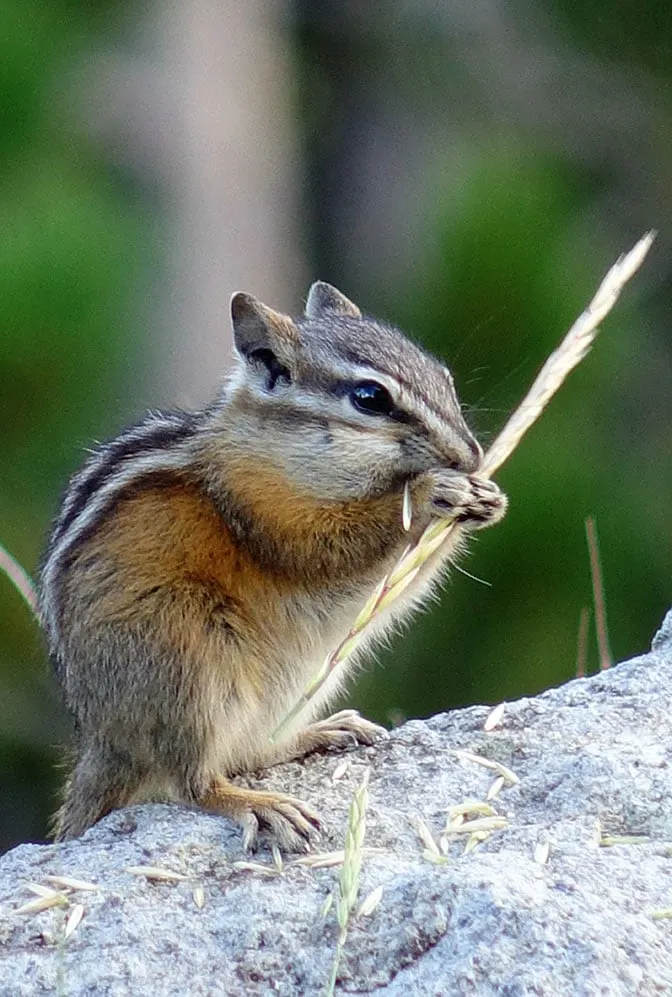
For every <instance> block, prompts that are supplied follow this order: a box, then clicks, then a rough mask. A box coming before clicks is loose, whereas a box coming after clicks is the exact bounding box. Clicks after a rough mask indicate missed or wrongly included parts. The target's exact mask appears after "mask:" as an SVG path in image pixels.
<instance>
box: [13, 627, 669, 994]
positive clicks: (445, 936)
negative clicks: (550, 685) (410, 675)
mask: <svg viewBox="0 0 672 997" xmlns="http://www.w3.org/2000/svg"><path fill="white" fill-rule="evenodd" d="M670 690H672V614H668V617H667V619H666V621H665V623H664V625H663V628H662V629H661V631H660V633H659V634H658V636H657V637H656V639H655V641H654V650H653V651H652V652H651V653H650V654H647V655H644V656H642V657H640V658H635V659H634V660H632V661H629V662H626V663H624V664H621V665H618V666H617V667H616V668H614V669H612V670H610V671H608V672H603V673H601V674H599V675H596V676H594V677H592V678H589V679H584V680H581V681H575V682H570V683H568V684H567V685H565V686H563V687H562V688H560V689H554V690H551V691H550V692H547V693H545V694H544V695H541V696H538V697H536V698H534V699H523V700H520V701H519V702H516V703H509V704H507V707H506V711H505V713H504V717H503V720H502V721H501V723H500V724H499V726H498V727H496V729H494V730H492V731H489V732H486V731H485V730H484V727H483V725H484V721H485V718H486V717H487V716H488V714H489V712H490V711H489V709H488V708H485V707H474V708H472V709H467V710H461V711H459V712H456V713H451V714H445V715H441V716H436V717H433V718H432V719H431V720H428V721H420V720H414V721H411V722H410V723H407V724H406V725H405V726H403V727H401V728H399V729H398V730H396V731H394V732H393V734H392V735H391V736H390V738H389V740H386V741H384V742H383V743H380V744H378V745H377V746H376V747H375V748H372V749H362V750H357V751H354V752H352V753H351V754H349V755H348V756H347V767H346V770H345V772H344V773H343V772H342V769H343V764H342V763H343V760H344V756H340V757H338V756H328V757H312V758H309V759H306V760H305V762H303V763H302V764H292V765H285V766H283V767H279V768H277V769H275V770H273V771H271V772H269V773H267V774H266V775H265V776H264V778H263V779H262V780H260V781H257V782H256V784H263V785H265V786H267V787H268V788H274V789H283V790H286V791H287V792H290V793H293V794H294V795H299V796H301V797H302V798H303V799H305V800H307V801H308V802H309V803H311V804H313V805H314V806H315V807H316V808H317V809H318V810H319V811H320V812H321V814H322V816H323V819H324V825H325V833H324V835H323V840H322V841H321V843H320V845H319V850H320V851H329V850H332V849H337V848H340V847H342V843H343V840H344V836H345V829H346V824H347V811H348V806H349V804H350V801H351V799H352V796H353V791H354V790H355V789H356V788H357V787H358V786H359V784H360V783H361V780H362V776H363V773H364V771H365V769H367V768H369V769H370V787H369V806H368V813H367V831H366V840H365V846H367V847H369V848H375V849H377V851H375V852H371V853H366V854H365V855H364V858H363V862H362V871H361V876H360V886H359V897H360V899H361V898H364V897H366V896H367V895H368V894H370V893H371V891H373V890H374V889H375V888H376V887H382V888H383V893H382V899H381V900H380V903H379V904H378V906H377V907H376V908H375V909H374V910H373V912H372V913H371V914H369V915H368V916H364V917H353V919H352V920H351V923H350V927H349V931H348V936H347V940H346V942H345V947H344V951H343V955H342V959H341V963H340V969H339V974H338V982H337V985H336V992H337V993H339V992H344V993H358V994H367V993H373V992H374V991H375V992H376V993H377V994H381V995H382V994H385V995H387V997H413V995H431V997H439V995H446V997H456V995H462V994H465V995H466V994H475V995H479V997H481V995H482V997H490V995H492V997H494V995H498V997H504V995H506V997H524V995H535V997H539V995H543V997H563V995H567V997H570V995H571V997H593V995H595V997H597V995H600V997H621V995H622V997H632V995H641V997H645V995H654V994H656V995H661V994H668V995H669V994H672V918H670V917H664V916H662V915H663V914H664V912H665V910H667V911H668V913H669V911H670V908H672V794H671V788H672V709H671V699H672V695H671V692H670ZM460 752H469V753H471V754H470V755H465V754H460ZM474 755H475V756H479V757H478V758H477V759H474V758H473V757H472V756H474ZM479 759H480V760H479ZM483 759H486V760H489V761H491V762H494V763H497V764H500V765H504V766H506V768H507V769H510V770H512V772H514V773H515V775H516V776H517V777H518V779H519V780H520V781H519V782H516V783H515V784H513V785H511V784H509V783H508V782H505V783H504V785H503V786H502V788H501V790H500V792H499V793H498V795H496V796H495V797H494V798H493V799H492V807H493V809H494V810H495V811H496V812H497V814H499V815H501V816H502V817H505V818H506V820H507V823H506V826H505V827H502V828H499V829H497V830H494V831H493V832H492V833H491V834H490V836H489V837H487V839H486V840H484V841H481V842H480V843H478V844H477V845H476V847H475V848H474V849H473V850H471V851H465V842H466V840H467V837H468V836H467V835H466V834H454V835H450V836H448V838H446V843H445V846H444V847H445V849H446V854H445V856H441V857H439V856H437V855H433V854H432V851H431V849H430V850H429V851H428V849H427V848H426V846H423V844H422V842H421V839H420V836H419V834H418V829H417V824H416V819H417V817H422V819H423V820H424V822H425V824H426V826H427V827H428V828H429V829H430V831H431V833H432V835H433V838H434V840H435V841H438V840H440V837H441V830H442V828H443V827H444V826H445V824H446V819H447V815H448V813H449V811H450V808H451V807H455V806H457V805H459V804H461V803H463V802H464V801H467V800H470V801H483V800H485V798H486V796H487V794H488V791H489V790H491V787H492V786H493V782H494V781H495V779H496V778H497V775H498V771H497V769H496V768H488V767H485V766H484V765H483V763H482V760H483ZM337 770H338V771H337ZM504 772H505V774H506V770H504ZM334 776H340V778H336V780H335V781H334ZM630 836H637V837H636V838H635V839H634V840H629V838H630ZM544 844H546V845H547V846H548V849H549V851H548V858H547V861H546V862H544V857H545V856H544V849H543V846H544ZM240 863H243V864H240ZM244 863H251V867H246V865H245V864H244ZM139 865H141V866H158V867H161V868H164V869H169V870H173V871H175V872H178V873H182V874H183V875H184V876H186V877H187V878H186V879H184V880H180V881H179V882H157V881H153V880H151V879H148V878H146V877H145V876H143V875H134V874H132V873H129V872H128V871H126V870H127V869H128V867H129V866H139ZM255 866H256V867H255ZM262 867H263V868H262ZM50 875H51V876H53V875H56V876H72V877H77V878H79V879H84V880H88V881H93V882H94V883H96V884H97V885H98V887H99V889H98V890H97V891H95V892H86V891H71V892H69V895H68V898H67V906H59V907H54V908H50V909H47V910H43V911H41V912H38V913H24V914H20V913H17V910H18V908H19V907H20V906H21V905H22V904H24V903H25V902H26V901H29V900H30V899H31V894H30V893H29V892H28V890H27V889H26V886H27V884H28V883H36V884H43V885H51V886H53V885H54V883H53V881H50V880H48V879H47V877H48V876H50ZM338 877H339V869H338V868H323V869H318V868H310V867H308V866H305V865H300V864H298V865H297V864H295V862H294V861H292V860H290V859H287V860H286V861H285V865H284V868H283V870H282V872H281V873H278V871H277V870H276V869H275V868H274V866H273V862H272V859H271V857H270V856H269V854H268V853H267V852H264V851H262V852H260V853H259V854H258V855H257V856H252V857H251V856H246V855H243V854H242V852H241V847H240V835H239V832H238V830H237V829H236V828H235V827H233V826H232V825H231V824H229V822H227V821H226V820H224V819H222V818H218V817H216V816H211V815H208V814H204V813H200V812H195V811H191V810H188V809H186V808H183V807H179V806H172V805H158V804H157V805H148V806H138V807H131V808H128V809H127V810H124V811H118V812H116V813H114V814H111V815H110V816H109V817H108V818H106V819H105V820H103V821H101V823H100V824H99V825H98V826H97V827H95V828H92V829H91V830H90V831H89V832H88V833H87V834H85V835H84V837H83V838H81V839H80V840H78V841H74V842H71V843H68V844H63V845H58V846H55V845H52V846H37V845H22V846H20V847H18V848H15V849H14V850H13V851H12V852H10V853H8V854H7V855H5V856H4V857H3V858H2V859H0V995H1V997H29V995H30V997H34V995H38V994H58V995H63V997H66V995H67V997H80V995H81V997H83V995H87V997H89V995H110V997H112V995H115V997H116V995H119V997H121V995H123V997H128V995H136V994H138V995H140V994H143V995H144V994H150V995H152V997H164V995H165V997H169V995H170V997H191V995H194V997H196V995H199V997H200V995H206V994H207V995H220V994H223V995H231V997H234V995H245V997H248V995H254V994H264V995H265V994H280V995H299V994H300V995H304V994H305V995H312V994H321V993H323V992H324V988H325V984H326V982H327V980H328V978H329V975H330V972H331V966H332V963H333V959H334V953H335V950H336V941H337V936H338V928H337V922H336V915H335V908H334V907H333V906H332V908H331V910H329V911H328V912H327V913H326V915H325V914H324V909H325V901H327V898H328V897H329V895H330V893H331V892H332V891H334V890H335V889H336V888H337V883H338ZM32 896H34V895H32ZM201 900H202V901H203V903H202V906H199V903H200V901H201ZM79 904H81V906H82V908H83V918H82V920H81V923H80V924H79V925H78V927H76V929H75V930H74V931H72V933H71V934H70V935H69V937H68V938H67V939H66V938H65V932H66V926H67V925H68V924H70V926H71V927H72V925H73V924H74V921H73V912H74V916H75V917H76V914H77V913H78V910H77V906H76V905H79Z"/></svg>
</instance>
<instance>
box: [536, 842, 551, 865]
mask: <svg viewBox="0 0 672 997" xmlns="http://www.w3.org/2000/svg"><path fill="white" fill-rule="evenodd" d="M550 853H551V845H550V842H549V841H538V842H537V844H536V845H535V847H534V861H535V862H536V863H537V864H538V865H546V863H547V862H548V856H549V855H550Z"/></svg>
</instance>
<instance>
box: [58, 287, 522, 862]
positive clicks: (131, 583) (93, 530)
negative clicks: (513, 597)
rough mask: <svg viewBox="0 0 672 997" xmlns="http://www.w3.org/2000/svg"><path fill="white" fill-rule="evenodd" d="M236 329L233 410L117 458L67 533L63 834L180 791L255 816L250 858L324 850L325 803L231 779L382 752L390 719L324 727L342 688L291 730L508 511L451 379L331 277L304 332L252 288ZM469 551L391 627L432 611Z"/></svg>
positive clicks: (62, 586) (159, 428)
mask: <svg viewBox="0 0 672 997" xmlns="http://www.w3.org/2000/svg"><path fill="white" fill-rule="evenodd" d="M231 317H232V324H233V336H234V345H235V364H234V366H233V369H232V371H231V373H230V375H229V376H228V379H227V380H226V382H225V385H224V388H223V390H222V392H221V394H220V395H219V397H218V398H217V399H216V400H215V401H214V402H213V403H212V404H211V405H210V406H209V407H207V408H206V409H204V410H203V411H200V412H196V413H193V414H188V413H186V412H174V413H165V414H164V413H151V414H149V415H148V416H147V417H146V418H145V419H144V420H143V421H142V422H140V423H139V424H138V425H136V426H133V427H132V428H131V429H128V430H126V431H125V432H123V433H122V434H121V435H120V436H118V437H117V438H116V439H114V440H112V441H111V442H109V443H106V444H103V445H100V446H98V447H97V449H95V450H94V451H93V454H92V456H91V457H90V458H89V459H88V461H87V462H86V463H85V464H84V466H83V468H82V469H81V470H80V471H79V472H78V473H77V474H75V475H74V477H73V478H72V480H71V481H70V483H69V485H68V488H67V490H66V492H65V496H64V499H63V502H62V506H61V509H60V514H59V515H58V517H57V519H56V521H55V524H54V527H53V531H52V534H51V538H50V542H49V545H48V549H47V552H46V555H45V557H44V560H43V565H42V570H41V579H40V612H41V618H42V620H43V624H44V627H45V630H46V633H47V637H48V642H49V650H50V654H51V658H52V661H53V664H54V669H55V675H56V679H57V681H58V683H59V684H60V686H61V688H62V691H63V694H64V699H65V703H66V706H67V707H68V709H69V710H70V712H71V713H72V716H73V719H74V728H75V764H74V767H73V769H72V772H71V775H70V776H69V779H68V781H67V785H66V788H65V794H64V802H63V804H62V806H61V808H60V810H59V812H58V814H57V816H56V829H55V833H56V837H57V839H65V838H72V837H74V836H77V835H80V834H82V833H83V832H84V831H85V830H86V829H87V828H88V827H90V826H91V825H92V824H94V823H95V822H96V821H97V820H99V819H100V818H101V817H103V816H104V815H105V814H107V813H108V812H109V811H110V810H112V809H115V808H117V807H123V806H125V805H127V804H129V803H131V802H138V801H140V800H142V799H147V798H154V799H155V798H157V797H158V798H163V799H173V800H179V801H182V802H185V803H187V804H192V805H194V804H195V805H198V806H201V807H204V808H206V809H208V810H212V811H216V812H218V813H220V814H224V815H226V816H227V817H230V818H233V819H234V820H236V821H238V822H239V823H240V824H241V825H242V827H243V840H244V844H245V846H246V847H252V846H253V845H254V844H255V843H256V841H257V838H258V835H259V834H260V833H261V834H263V835H265V836H269V837H271V838H272V839H274V840H276V841H277V842H278V843H279V845H280V846H281V847H283V848H284V849H286V850H299V849H305V848H306V847H308V843H309V842H310V840H311V838H312V837H313V835H314V833H315V832H316V829H318V827H319V819H318V815H317V814H316V813H315V812H314V811H313V810H312V809H311V808H310V807H308V806H307V805H306V804H305V803H303V802H301V801H300V800H298V799H295V798H293V797H290V796H285V795H283V794H279V793H271V792H262V791H260V790H253V789H249V788H243V787H241V786H239V785H237V784H236V783H234V782H232V781H231V778H232V777H233V776H236V775H239V774H242V773H245V772H250V771H255V770H257V769H259V768H262V767H266V766H269V765H273V764H276V763H278V762H280V761H284V760H288V759H292V758H298V757H301V756H303V755H305V754H306V753H309V752H312V751H315V750H318V749H328V748H332V747H338V748H340V747H347V746H349V745H352V744H357V743H363V744H370V743H372V742H373V740H374V739H375V737H376V736H377V735H378V734H379V733H380V732H381V730H382V728H379V727H377V726H376V725H375V724H372V723H370V722H369V721H367V720H365V719H364V718H362V717H360V716H359V715H358V714H357V713H356V712H355V711H353V710H344V711H342V712H340V713H336V714H335V715H334V716H332V717H330V718H329V719H326V720H321V721H317V722H313V723H310V722H309V721H310V720H311V719H312V718H313V717H314V716H315V715H316V714H317V713H318V712H319V711H320V709H321V708H322V707H323V706H324V704H325V702H326V701H327V700H328V699H330V698H332V697H333V696H334V694H335V692H336V691H337V688H338V686H339V685H340V683H341V681H342V677H343V676H342V675H338V676H332V678H331V679H330V680H329V682H327V683H326V685H325V687H324V689H323V691H322V692H321V693H320V695H318V696H317V697H316V700H315V702H313V703H311V704H310V707H309V708H308V709H307V710H306V711H305V713H304V715H303V717H302V718H301V720H300V723H299V725H298V726H297V723H295V724H294V726H293V727H290V729H289V730H288V732H287V733H286V734H285V735H284V737H283V739H282V740H280V741H279V742H278V743H273V742H272V740H271V737H270V735H271V732H272V731H273V730H274V729H275V728H276V725H277V724H278V723H279V722H280V720H281V719H282V718H283V716H284V715H285V714H286V713H287V712H288V710H289V709H290V708H291V707H292V706H293V704H294V703H295V702H296V700H297V698H298V697H299V695H300V694H301V692H302V690H303V688H304V687H305V685H306V683H307V682H308V681H309V680H310V679H311V678H312V677H313V675H314V674H315V671H316V669H317V668H318V667H319V666H320V665H321V663H322V662H323V660H324V658H325V655H326V654H327V652H328V651H330V650H331V649H332V648H333V647H334V646H335V645H337V644H338V642H339V641H340V640H342V639H343V637H344V636H345V635H346V634H347V632H348V630H349V628H350V626H351V624H352V621H353V619H354V618H355V617H356V615H357V614H358V612H359V611H360V610H361V608H362V606H363V604H364V602H365V601H366V599H367V597H368V595H369V593H370V591H371V589H372V588H373V587H374V586H375V585H376V583H378V581H379V580H380V578H381V577H382V576H383V574H384V573H385V571H386V570H388V569H389V568H390V566H391V565H392V564H393V563H394V562H395V560H396V559H397V558H398V557H399V555H400V554H401V553H402V551H403V549H404V548H405V547H406V545H407V544H408V543H409V542H413V541H414V540H416V539H417V538H418V537H419V535H420V533H421V532H422V530H423V529H424V528H425V526H426V525H427V524H428V522H429V521H430V520H431V519H432V518H434V517H436V516H441V515H444V516H445V515H450V516H457V517H458V519H459V522H460V523H461V527H462V529H461V530H458V531H455V533H462V532H463V531H465V530H466V531H470V530H474V529H479V528H480V527H483V526H488V525H490V524H492V523H496V522H497V521H498V520H499V519H500V518H501V517H502V516H503V514H504V512H505V510H506V498H505V497H504V495H503V494H502V492H501V491H500V490H499V488H498V487H497V485H495V484H494V483H492V482H491V481H488V480H484V479H482V478H480V477H478V470H479V468H480V466H481V463H482V459H483V454H482V450H481V447H480V446H479V444H478V443H477V441H476V440H475V439H474V437H473V436H472V434H471V432H470V431H469V429H468V428H467V425H466V423H465V421H464V419H463V417H462V414H461V412H460V406H459V403H458V400H457V396H456V394H455V389H454V386H453V380H452V377H451V375H450V373H449V371H448V370H447V369H446V367H445V366H443V365H442V364H441V363H440V362H439V361H438V360H435V359H434V358H433V357H431V356H429V355H428V354H427V353H425V352H424V351H423V350H422V349H420V348H419V347H418V346H416V345H414V344H413V343H411V342H410V341H409V340H408V339H407V338H406V337H405V336H404V335H403V333H401V332H400V331H399V330H398V329H396V328H393V327H392V326H390V325H387V324H385V323H383V322H380V321H378V320H376V319H373V318H369V317H365V316H363V315H362V313H361V312H360V310H359V308H358V307H357V306H356V305H355V304H353V302H352V301H350V300H349V299H348V298H346V297H345V295H343V294H342V293H341V292H340V291H338V290H336V288H334V287H332V286H331V285H329V284H326V283H323V282H317V283H315V284H313V286H312V287H311V289H310V292H309V295H308V299H307V304H306V309H305V315H304V316H303V317H302V318H297V319H292V318H290V317H289V316H287V315H283V314H279V313H278V312H275V311H273V310H272V309H271V308H268V307H267V306H266V305H264V304H262V303H261V302H260V301H258V300H256V299H255V298H254V297H252V296H251V295H249V294H243V293H238V294H235V295H234V296H233V298H232V301H231ZM407 483H408V486H409V488H410V495H411V499H412V509H413V518H412V523H411V528H410V531H409V532H406V530H405V529H404V526H403V525H402V496H403V493H404V488H405V486H406V484H407ZM406 525H407V524H406ZM456 543H459V538H458V540H456V541H454V542H453V546H452V554H451V549H446V545H444V548H442V549H441V550H440V551H439V552H437V553H436V554H434V555H433V557H432V558H431V560H430V561H429V562H428V563H427V564H426V565H425V566H424V567H423V568H422V569H421V571H420V572H419V574H418V576H417V578H416V579H415V582H414V584H413V585H412V586H410V587H409V589H408V590H407V591H406V592H405V594H404V596H403V597H402V598H401V599H400V600H399V601H398V602H396V603H395V604H394V605H393V606H392V607H391V608H390V610H389V611H388V612H387V615H386V616H384V617H383V618H382V619H381V618H380V617H377V618H376V622H375V624H374V626H373V627H372V635H373V636H375V635H376V634H377V635H378V636H380V634H381V632H385V631H386V630H389V628H390V626H391V625H392V624H394V623H395V622H397V621H398V620H399V619H400V618H402V617H403V616H405V615H407V614H408V612H409V610H411V609H412V608H413V607H414V606H416V605H418V604H420V603H421V602H422V600H423V599H424V598H425V597H426V596H427V594H428V593H429V591H430V589H431V587H432V585H433V583H434V582H435V581H436V579H437V578H439V577H440V576H441V573H442V570H443V568H444V566H445V565H446V563H447V562H448V561H450V559H451V556H452V555H454V553H455V547H456ZM448 547H449V548H450V545H448ZM369 640H370V638H369Z"/></svg>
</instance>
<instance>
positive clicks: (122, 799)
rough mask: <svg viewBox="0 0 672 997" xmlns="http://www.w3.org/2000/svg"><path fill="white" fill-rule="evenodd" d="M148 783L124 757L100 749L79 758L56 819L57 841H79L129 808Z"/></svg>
mask: <svg viewBox="0 0 672 997" xmlns="http://www.w3.org/2000/svg"><path fill="white" fill-rule="evenodd" d="M144 780H145V773H143V772H140V771H139V770H137V769H136V768H135V767H134V766H133V765H131V763H130V762H129V761H128V760H127V759H126V758H125V757H123V756H121V755H119V754H117V753H116V752H113V751H111V750H110V749H109V748H106V747H103V746H99V745H93V744H91V745H89V746H87V747H86V748H85V749H84V750H83V751H82V753H81V754H80V755H79V758H78V760H77V764H76V765H75V767H74V769H73V771H72V774H71V775H70V777H69V779H68V781H67V783H66V786H65V794H64V800H63V804H62V806H61V807H60V809H59V810H58V812H57V813H56V816H55V819H54V837H55V839H56V841H64V840H65V839H67V838H77V837H79V835H80V834H83V833H84V831H86V830H87V829H88V828H89V827H91V826H92V825H93V824H95V823H96V822H97V821H99V820H100V819H101V817H104V816H105V815H106V814H108V813H109V812H110V811H111V810H116V809H117V808H118V807H123V806H126V804H128V803H129V802H130V800H131V799H132V798H133V796H134V794H135V793H136V791H137V790H138V789H139V787H140V786H141V785H142V783H143V782H144Z"/></svg>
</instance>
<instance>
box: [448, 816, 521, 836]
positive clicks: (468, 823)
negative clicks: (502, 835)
mask: <svg viewBox="0 0 672 997" xmlns="http://www.w3.org/2000/svg"><path fill="white" fill-rule="evenodd" d="M508 825H509V822H508V820H507V819H506V817H477V818H476V819H475V820H465V822H464V824H460V825H459V826H457V827H454V826H453V825H452V824H449V825H448V826H447V827H446V829H445V832H444V833H445V834H478V833H479V832H480V831H485V832H486V833H487V834H490V833H491V832H492V831H500V830H501V829H502V828H503V827H508Z"/></svg>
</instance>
